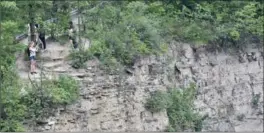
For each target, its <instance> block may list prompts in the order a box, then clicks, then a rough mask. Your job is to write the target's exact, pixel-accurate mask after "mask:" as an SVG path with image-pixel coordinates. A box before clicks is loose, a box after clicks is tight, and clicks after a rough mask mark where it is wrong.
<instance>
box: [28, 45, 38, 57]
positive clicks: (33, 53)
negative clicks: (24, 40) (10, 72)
mask: <svg viewBox="0 0 264 133" xmlns="http://www.w3.org/2000/svg"><path fill="white" fill-rule="evenodd" d="M29 51H30V57H32V56H36V51H37V49H36V48H35V47H33V48H32V47H30V48H29Z"/></svg>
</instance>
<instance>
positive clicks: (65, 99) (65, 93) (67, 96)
mask: <svg viewBox="0 0 264 133" xmlns="http://www.w3.org/2000/svg"><path fill="white" fill-rule="evenodd" d="M54 84H55V86H56V88H50V91H51V94H52V97H53V100H52V101H53V103H58V104H70V103H72V102H74V101H76V100H77V99H78V97H79V84H78V82H77V81H76V80H74V79H73V78H72V77H69V76H60V77H59V79H58V81H55V83H54Z"/></svg>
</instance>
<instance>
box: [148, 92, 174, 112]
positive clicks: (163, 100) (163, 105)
mask: <svg viewBox="0 0 264 133" xmlns="http://www.w3.org/2000/svg"><path fill="white" fill-rule="evenodd" d="M171 104H172V101H171V99H170V97H168V94H167V93H164V92H162V91H157V92H155V93H154V94H153V95H152V96H151V98H149V99H147V103H146V106H145V107H146V108H147V109H148V110H150V111H151V112H160V111H162V110H163V109H167V108H168V107H169V106H171Z"/></svg>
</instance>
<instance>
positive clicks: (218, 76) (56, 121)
mask: <svg viewBox="0 0 264 133" xmlns="http://www.w3.org/2000/svg"><path fill="white" fill-rule="evenodd" d="M249 46H250V47H248V48H246V49H245V50H244V51H240V52H233V53H232V52H222V51H221V52H219V51H218V52H216V51H214V52H212V51H210V50H208V49H207V48H205V47H200V48H198V49H193V48H191V46H190V45H189V44H182V43H173V44H172V45H171V46H170V49H169V51H168V53H167V54H166V55H164V56H160V57H155V56H152V57H146V58H141V59H139V60H137V61H136V63H135V65H134V67H133V69H130V71H129V72H128V73H122V74H120V73H119V74H109V73H107V72H105V71H104V70H101V69H100V68H99V63H98V62H97V61H96V60H93V61H89V62H88V63H87V65H88V67H87V69H82V70H81V69H80V70H71V75H72V76H74V77H76V78H77V79H78V80H80V81H81V86H82V87H81V94H80V96H81V99H80V100H79V101H78V102H77V103H76V104H74V105H71V106H67V107H66V108H61V109H60V110H58V112H57V113H56V115H55V116H51V117H50V118H49V119H47V120H46V121H45V120H44V125H42V126H40V127H39V130H40V131H43V130H46V131H164V130H165V129H166V128H167V125H168V118H167V114H166V112H165V111H163V112H160V113H151V112H149V111H147V110H146V109H145V107H144V103H145V102H146V101H145V100H146V99H147V98H148V97H149V96H150V93H151V92H153V91H156V90H163V91H166V90H167V87H176V88H178V87H183V86H185V85H188V84H189V83H190V82H195V83H196V85H197V100H196V101H195V105H196V107H197V110H198V111H199V112H200V113H201V114H208V116H209V117H208V118H207V119H206V120H205V121H204V124H203V131H236V132H238V131H262V130H263V121H262V118H263V50H262V48H259V47H257V46H256V47H255V46H254V44H252V45H249ZM66 65H67V64H64V66H63V67H60V69H65V70H62V71H70V69H66V68H67V67H65V66H66ZM68 68H69V67H68Z"/></svg>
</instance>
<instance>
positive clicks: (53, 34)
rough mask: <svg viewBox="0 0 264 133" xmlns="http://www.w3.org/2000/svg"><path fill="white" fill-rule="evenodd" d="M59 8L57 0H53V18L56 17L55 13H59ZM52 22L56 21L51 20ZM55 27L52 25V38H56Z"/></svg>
mask: <svg viewBox="0 0 264 133" xmlns="http://www.w3.org/2000/svg"><path fill="white" fill-rule="evenodd" d="M57 8H58V5H57V2H56V0H53V1H52V11H51V18H52V19H54V18H55V15H56V13H57ZM51 23H54V22H51ZM55 30H56V29H55V27H54V26H52V28H51V39H55Z"/></svg>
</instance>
